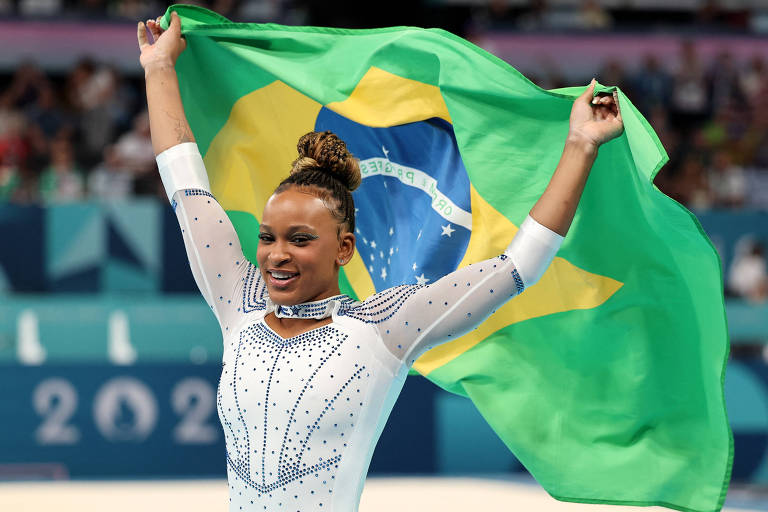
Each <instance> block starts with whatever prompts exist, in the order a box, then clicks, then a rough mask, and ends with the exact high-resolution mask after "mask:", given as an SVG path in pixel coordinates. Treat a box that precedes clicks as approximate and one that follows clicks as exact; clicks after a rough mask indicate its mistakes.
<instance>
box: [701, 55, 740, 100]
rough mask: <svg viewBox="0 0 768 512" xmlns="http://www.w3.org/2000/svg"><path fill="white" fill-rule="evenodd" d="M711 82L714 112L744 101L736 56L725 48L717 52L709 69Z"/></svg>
mask: <svg viewBox="0 0 768 512" xmlns="http://www.w3.org/2000/svg"><path fill="white" fill-rule="evenodd" d="M707 82H708V83H709V97H710V100H709V101H710V104H711V107H712V111H713V112H718V111H719V110H720V109H722V108H725V107H727V106H730V105H732V104H740V103H743V96H742V94H741V91H740V89H739V73H738V70H737V68H736V65H735V62H734V58H733V56H732V55H731V54H730V52H728V50H723V51H721V52H720V53H718V54H717V57H715V59H714V60H713V61H712V64H711V65H710V67H709V70H708V71H707Z"/></svg>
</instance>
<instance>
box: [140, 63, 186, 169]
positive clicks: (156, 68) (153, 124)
mask: <svg viewBox="0 0 768 512" xmlns="http://www.w3.org/2000/svg"><path fill="white" fill-rule="evenodd" d="M144 80H145V82H146V87H147V106H148V108H149V126H150V130H151V132H152V148H153V149H154V151H155V155H159V154H160V153H162V152H163V151H165V150H166V149H168V148H170V147H172V146H175V145H176V144H181V143H182V142H194V141H195V137H194V135H192V130H191V129H190V128H189V123H188V122H187V118H186V116H185V115H184V107H183V106H182V103H181V94H180V93H179V80H178V78H177V76H176V70H175V69H174V67H173V64H172V63H170V62H168V63H164V62H163V63H156V64H152V65H150V66H147V67H146V68H145V70H144Z"/></svg>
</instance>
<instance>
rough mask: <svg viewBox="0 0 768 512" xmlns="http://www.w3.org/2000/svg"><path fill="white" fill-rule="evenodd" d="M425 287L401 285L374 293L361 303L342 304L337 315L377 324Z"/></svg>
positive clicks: (394, 312)
mask: <svg viewBox="0 0 768 512" xmlns="http://www.w3.org/2000/svg"><path fill="white" fill-rule="evenodd" d="M425 287H426V285H418V284H403V285H400V286H393V287H392V288H387V289H386V290H382V291H380V292H378V293H375V294H373V295H371V296H370V297H368V298H367V299H365V300H364V301H362V302H359V301H350V302H347V303H344V304H342V306H341V308H339V314H341V315H346V316H349V317H352V318H357V319H358V320H362V321H364V322H366V323H373V324H379V323H381V322H384V321H386V320H388V319H389V318H391V317H392V316H394V315H395V314H397V312H398V311H399V310H400V309H401V308H402V307H403V306H404V305H405V303H406V301H407V300H408V298H409V297H411V296H412V295H414V294H415V293H416V292H417V291H418V290H420V289H421V288H425Z"/></svg>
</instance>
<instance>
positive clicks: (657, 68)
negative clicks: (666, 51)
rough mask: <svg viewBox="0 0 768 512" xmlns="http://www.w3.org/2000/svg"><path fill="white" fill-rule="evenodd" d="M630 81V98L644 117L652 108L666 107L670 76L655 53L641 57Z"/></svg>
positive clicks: (670, 82) (670, 86) (670, 84)
mask: <svg viewBox="0 0 768 512" xmlns="http://www.w3.org/2000/svg"><path fill="white" fill-rule="evenodd" d="M608 83H610V82H608ZM631 83H632V90H633V92H634V95H633V97H632V99H633V101H634V102H635V104H636V105H637V108H638V109H639V110H640V112H642V113H643V114H644V115H645V116H646V117H648V116H649V114H650V113H651V112H652V111H654V109H658V108H661V109H666V108H667V106H668V101H669V96H670V91H671V90H672V76H671V75H670V74H669V73H667V71H666V70H665V69H664V68H663V67H662V66H661V64H660V63H659V59H658V58H657V57H656V56H655V55H653V54H650V53H649V54H647V55H646V56H645V57H644V58H643V64H642V66H641V67H640V70H639V71H638V72H637V74H636V75H635V76H634V77H633V78H632V79H631ZM654 126H655V125H654Z"/></svg>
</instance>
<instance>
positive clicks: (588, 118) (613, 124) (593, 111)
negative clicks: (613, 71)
mask: <svg viewBox="0 0 768 512" xmlns="http://www.w3.org/2000/svg"><path fill="white" fill-rule="evenodd" d="M595 83H596V81H595V79H592V82H590V84H589V86H588V87H587V89H586V90H585V91H584V92H583V93H582V94H581V96H579V97H578V98H576V100H575V101H574V102H573V108H571V118H570V129H569V131H568V139H569V140H579V141H581V142H586V143H588V144H591V145H594V147H595V149H597V147H599V146H600V145H601V144H603V143H605V142H608V141H609V140H611V139H614V138H616V137H618V136H619V135H621V134H622V132H623V131H624V122H623V121H622V119H621V109H620V108H619V96H618V94H617V93H616V91H614V92H613V95H612V96H608V95H605V96H594V97H593V94H594V90H595Z"/></svg>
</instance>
